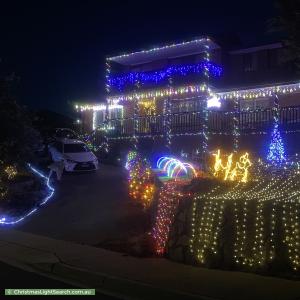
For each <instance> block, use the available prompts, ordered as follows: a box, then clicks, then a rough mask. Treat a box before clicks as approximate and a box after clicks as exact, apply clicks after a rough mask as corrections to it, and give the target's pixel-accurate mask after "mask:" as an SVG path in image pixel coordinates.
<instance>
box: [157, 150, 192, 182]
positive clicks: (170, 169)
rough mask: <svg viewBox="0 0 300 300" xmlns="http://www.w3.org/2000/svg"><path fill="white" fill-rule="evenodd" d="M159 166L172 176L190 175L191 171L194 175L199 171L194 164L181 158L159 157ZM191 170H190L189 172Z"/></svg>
mask: <svg viewBox="0 0 300 300" xmlns="http://www.w3.org/2000/svg"><path fill="white" fill-rule="evenodd" d="M156 165H157V168H158V169H161V170H163V171H164V172H166V173H167V176H168V177H170V178H175V179H176V178H177V177H178V176H179V175H180V174H182V173H183V174H184V175H189V173H191V174H192V177H196V176H197V172H196V170H195V168H194V167H193V165H191V164H189V163H183V162H181V161H180V160H178V159H176V158H173V157H168V156H163V157H161V158H160V159H158V161H157V163H156ZM189 171H190V172H189Z"/></svg>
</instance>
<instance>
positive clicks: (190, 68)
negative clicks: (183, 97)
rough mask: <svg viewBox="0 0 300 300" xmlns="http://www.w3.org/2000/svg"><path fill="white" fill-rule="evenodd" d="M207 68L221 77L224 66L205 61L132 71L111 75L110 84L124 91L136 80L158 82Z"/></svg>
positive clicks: (143, 82)
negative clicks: (157, 69) (152, 69)
mask: <svg viewBox="0 0 300 300" xmlns="http://www.w3.org/2000/svg"><path fill="white" fill-rule="evenodd" d="M205 70H206V71H207V70H208V72H209V73H210V74H212V75H213V76H215V77H220V76H221V74H222V68H221V67H220V66H218V65H216V64H214V63H212V62H208V61H203V62H200V63H197V64H190V65H177V66H170V67H167V68H165V69H162V70H159V71H151V72H130V73H127V74H123V75H117V76H113V75H110V76H109V77H108V84H109V85H110V86H112V87H116V88H117V89H118V90H119V91H122V90H123V89H124V87H125V86H126V85H134V84H136V82H139V83H140V84H145V83H155V84H157V83H159V82H161V81H163V80H168V78H169V77H170V76H173V75H179V76H186V75H188V74H192V73H195V74H198V73H203V72H204V71H205Z"/></svg>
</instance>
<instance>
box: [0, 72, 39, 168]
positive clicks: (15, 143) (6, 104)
mask: <svg viewBox="0 0 300 300" xmlns="http://www.w3.org/2000/svg"><path fill="white" fill-rule="evenodd" d="M12 80H13V79H12V78H8V77H6V78H2V79H1V78H0V108H1V109H0V128H1V130H0V159H1V161H2V163H5V164H18V165H20V166H21V165H23V166H24V165H25V164H26V163H27V162H28V161H31V160H32V159H33V158H34V153H35V151H36V150H37V149H38V148H39V147H41V139H40V135H39V133H38V131H36V130H35V129H34V128H33V127H32V123H31V118H30V115H29V113H28V111H27V110H26V109H25V108H24V107H22V106H20V105H19V104H18V103H17V102H16V100H15V99H14V97H13V96H12V95H11V93H10V87H11V83H12Z"/></svg>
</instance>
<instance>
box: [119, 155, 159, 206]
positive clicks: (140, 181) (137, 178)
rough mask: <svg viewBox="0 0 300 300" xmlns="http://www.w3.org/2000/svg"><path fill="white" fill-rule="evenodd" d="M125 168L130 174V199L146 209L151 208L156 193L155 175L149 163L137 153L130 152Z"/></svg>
mask: <svg viewBox="0 0 300 300" xmlns="http://www.w3.org/2000/svg"><path fill="white" fill-rule="evenodd" d="M125 167H126V169H127V170H128V172H129V182H128V185H129V195H130V197H131V198H132V199H133V200H135V201H138V202H140V203H141V204H142V205H143V206H144V208H147V207H149V206H150V204H151V203H152V201H153V198H154V192H155V185H154V182H153V174H152V170H151V168H150V165H149V163H148V162H147V160H146V159H143V158H141V156H140V155H139V154H137V153H136V152H130V153H129V154H128V155H127V162H126V165H125Z"/></svg>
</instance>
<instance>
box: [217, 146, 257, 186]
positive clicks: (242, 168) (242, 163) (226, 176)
mask: <svg viewBox="0 0 300 300" xmlns="http://www.w3.org/2000/svg"><path fill="white" fill-rule="evenodd" d="M213 156H214V157H215V162H214V166H213V175H214V176H215V177H221V176H222V178H223V180H224V181H226V180H231V181H236V180H239V181H241V182H244V183H246V182H247V181H248V175H249V171H248V169H249V167H250V166H251V165H252V163H251V161H250V159H249V154H248V153H247V152H246V153H245V154H244V155H241V156H240V158H239V161H237V162H236V163H235V165H234V162H233V153H231V154H230V155H228V156H227V162H226V164H225V165H223V162H222V158H221V150H220V149H218V150H217V152H216V153H213Z"/></svg>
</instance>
